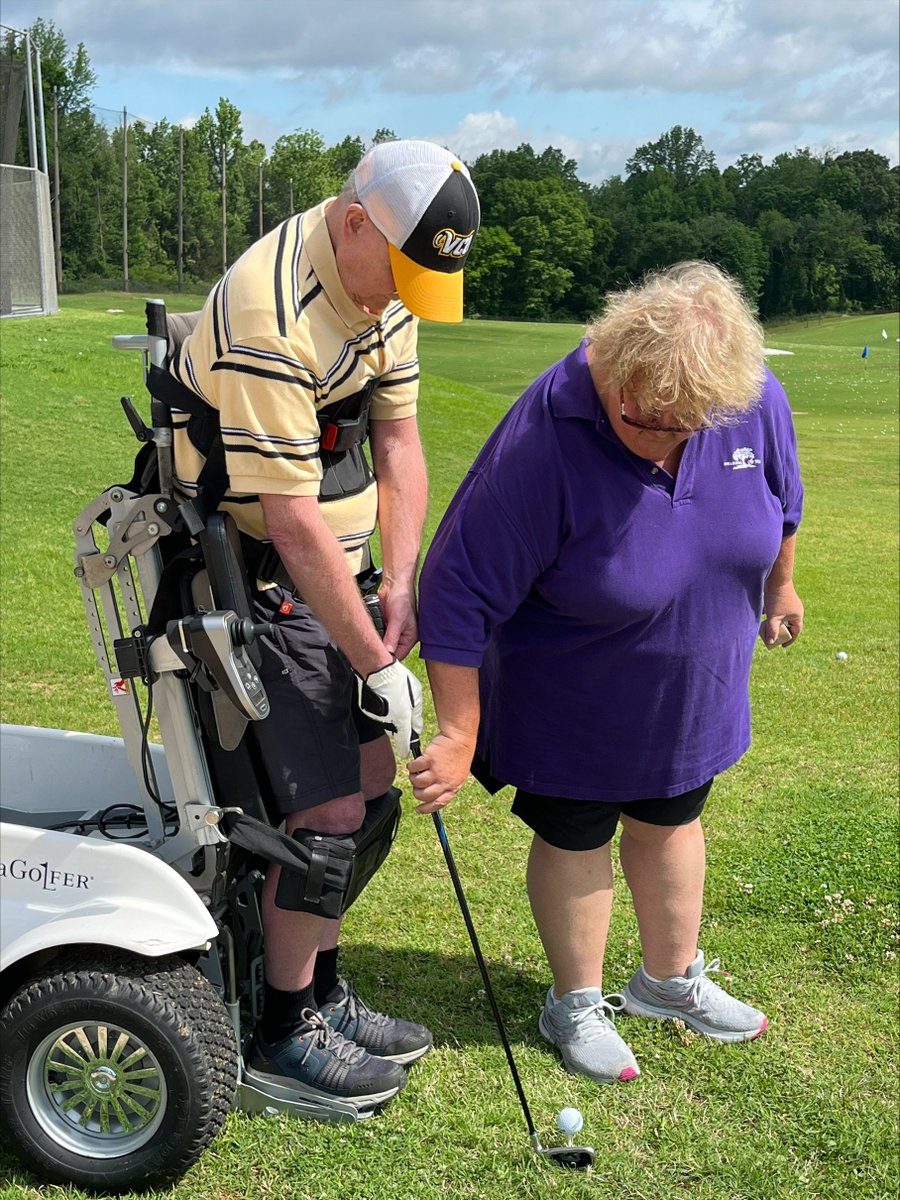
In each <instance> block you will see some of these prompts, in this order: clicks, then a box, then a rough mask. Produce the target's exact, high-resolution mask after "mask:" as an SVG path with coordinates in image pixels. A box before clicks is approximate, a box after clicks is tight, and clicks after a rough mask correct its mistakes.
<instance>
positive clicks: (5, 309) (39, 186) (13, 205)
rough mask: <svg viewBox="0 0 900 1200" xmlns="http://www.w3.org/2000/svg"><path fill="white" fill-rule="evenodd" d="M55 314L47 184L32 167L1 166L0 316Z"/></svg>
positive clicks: (48, 188) (46, 180) (39, 172)
mask: <svg viewBox="0 0 900 1200" xmlns="http://www.w3.org/2000/svg"><path fill="white" fill-rule="evenodd" d="M58 310H59V304H58V302H57V295H56V273H55V269H54V263H53V231H52V224H51V219H50V182H49V180H48V179H47V176H46V175H45V174H44V173H43V171H38V170H36V169H35V168H33V167H11V166H6V165H2V166H0V317H24V316H35V315H39V314H41V313H43V314H49V313H55V312H57V311H58Z"/></svg>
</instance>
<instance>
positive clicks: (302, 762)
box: [253, 587, 384, 814]
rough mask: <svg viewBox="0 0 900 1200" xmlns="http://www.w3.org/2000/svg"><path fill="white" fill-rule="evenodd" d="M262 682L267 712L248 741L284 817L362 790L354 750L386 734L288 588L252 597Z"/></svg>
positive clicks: (343, 665)
mask: <svg viewBox="0 0 900 1200" xmlns="http://www.w3.org/2000/svg"><path fill="white" fill-rule="evenodd" d="M254 610H255V617H256V620H257V621H271V623H272V624H273V625H274V627H275V632H274V635H273V636H272V637H271V638H269V637H264V638H260V639H259V640H258V642H257V645H258V646H259V648H260V651H261V654H262V666H261V667H260V672H259V673H260V677H261V679H262V681H263V684H264V686H265V689H266V692H267V693H268V697H269V703H270V705H271V711H270V713H269V715H268V717H266V718H265V720H263V721H256V722H255V723H254V726H253V733H254V736H255V737H256V741H257V743H258V745H259V748H260V752H261V756H262V760H263V762H264V764H265V768H266V772H267V774H268V777H269V784H270V786H271V789H272V795H273V797H274V799H275V802H276V803H277V805H278V808H279V810H280V811H281V812H282V813H285V814H287V813H295V812H302V811H303V810H304V809H307V808H315V806H316V805H318V804H324V803H325V802H326V801H328V800H333V799H334V798H335V797H336V796H351V795H353V793H354V792H358V791H359V790H360V755H359V748H360V746H361V745H364V744H365V743H366V742H373V741H375V739H376V738H378V737H381V736H382V735H383V734H384V726H383V725H379V724H378V722H377V721H373V720H371V719H370V718H369V717H367V716H365V714H364V713H362V712H360V709H359V705H358V703H357V698H356V697H357V693H356V683H355V677H354V674H353V671H352V669H351V667H350V664H349V662H348V661H347V659H346V658H345V656H344V655H343V653H342V652H341V651H340V650H339V649H338V648H337V646H336V645H335V644H334V642H333V641H332V640H331V637H330V636H329V634H328V632H327V631H326V629H325V628H324V626H323V625H322V624H321V623H320V622H319V621H318V620H317V619H316V617H315V616H314V615H313V613H312V611H311V610H310V608H309V607H308V605H306V604H304V603H303V601H302V600H297V599H296V598H295V596H294V595H293V593H291V592H289V591H287V590H286V589H285V588H280V587H276V588H269V589H268V590H267V591H265V592H257V593H255V595H254Z"/></svg>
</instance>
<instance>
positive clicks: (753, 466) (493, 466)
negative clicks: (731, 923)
mask: <svg viewBox="0 0 900 1200" xmlns="http://www.w3.org/2000/svg"><path fill="white" fill-rule="evenodd" d="M802 499H803V489H802V485H801V482H800V473H799V469H798V465H797V454H796V439H795V436H794V427H793V422H792V419H791V413H790V408H789V406H788V402H787V398H786V396H785V394H784V390H783V389H782V387H781V385H780V384H779V382H778V381H777V379H775V377H774V375H772V374H771V372H769V371H767V372H766V380H765V383H764V385H763V392H762V397H761V399H760V402H759V403H758V404H757V405H756V406H755V407H754V408H753V409H751V410H750V412H749V413H747V414H746V415H745V416H744V417H743V419H742V420H741V421H740V422H739V423H738V424H734V425H729V426H726V427H724V428H721V429H715V430H707V431H705V432H703V433H698V434H695V435H694V436H693V437H692V438H691V439H690V440H689V441H688V443H687V445H686V446H685V449H684V454H683V457H682V460H681V465H680V467H679V470H678V475H677V478H675V479H672V478H671V477H670V476H669V475H668V474H667V473H666V472H665V471H663V470H662V469H661V468H658V467H656V466H654V464H653V463H650V462H647V461H646V460H645V459H641V458H639V457H638V456H637V455H635V454H632V453H631V451H629V450H628V449H626V447H625V446H624V445H623V444H622V442H621V441H620V440H619V438H618V437H617V436H616V434H615V432H614V431H613V429H612V427H611V425H610V423H609V420H608V418H607V416H606V414H605V413H604V411H603V408H602V406H601V404H600V402H599V400H598V398H597V394H596V391H595V389H594V385H593V382H592V380H591V376H590V374H589V371H588V367H587V362H586V359H585V354H584V347H583V345H582V346H581V347H579V348H578V349H577V350H574V351H573V352H572V353H571V354H569V355H568V356H567V357H566V358H564V359H562V360H561V361H560V362H558V363H556V364H555V365H554V366H553V367H551V368H550V369H549V370H548V371H546V372H545V373H544V374H543V375H542V376H540V378H539V379H537V380H536V381H535V382H534V383H533V384H532V385H531V386H530V387H529V388H528V390H527V391H526V392H525V393H524V394H523V395H522V396H521V397H520V398H519V400H518V401H517V402H516V403H515V404H514V405H513V406H512V408H511V409H510V410H509V412H508V413H507V414H506V416H505V417H504V418H503V420H502V421H501V422H500V424H499V425H498V426H497V428H496V429H495V430H494V432H493V434H492V435H491V437H490V438H489V439H488V441H487V443H486V444H485V446H484V448H483V450H482V451H481V453H480V454H479V456H478V458H477V460H476V461H475V463H474V465H473V466H472V468H471V470H470V471H469V473H468V474H467V476H466V478H465V479H464V480H463V482H462V484H461V485H460V488H459V490H458V492H457V493H456V496H455V497H454V499H453V501H452V503H451V504H450V507H449V508H448V510H447V512H446V515H445V516H444V519H443V521H442V522H441V525H440V527H439V529H438V531H437V533H436V535H435V537H434V541H433V542H432V545H431V548H430V550H429V552H428V556H427V558H426V561H425V565H424V567H423V569H422V577H421V581H420V632H421V639H422V645H421V651H420V653H421V657H422V658H424V659H433V660H436V661H438V662H446V663H455V664H458V665H461V666H470V667H479V668H480V684H481V702H482V714H481V726H480V730H479V741H478V750H479V753H480V754H481V755H482V757H484V758H485V759H486V760H487V761H488V762H489V764H490V769H491V773H492V774H493V775H495V776H496V777H497V778H498V779H501V780H503V781H504V782H505V783H510V784H513V785H515V786H516V787H521V788H524V789H526V790H528V791H532V792H538V793H541V794H544V795H558V796H567V797H570V798H572V799H584V800H604V801H609V802H616V803H618V802H623V801H628V800H638V799H647V798H651V797H657V796H660V797H664V796H674V795H678V794H679V793H680V792H684V791H687V790H688V789H690V788H693V787H697V786H699V785H700V784H701V783H705V782H706V780H708V779H710V778H712V776H714V775H716V774H717V773H719V772H720V771H723V770H725V768H726V767H729V766H731V765H732V764H733V763H735V762H736V761H737V760H738V759H739V758H740V757H741V755H742V754H744V752H745V751H746V750H747V748H748V746H749V745H750V704H749V695H748V680H749V675H750V663H751V659H752V657H753V648H754V644H755V639H756V635H757V630H758V627H759V622H760V620H761V614H762V594H763V585H764V583H765V580H766V577H767V575H768V573H769V571H770V570H771V567H772V564H773V563H774V561H775V558H776V556H777V554H778V551H779V549H780V546H781V542H782V538H784V537H788V536H790V535H791V534H793V533H794V532H795V530H796V529H797V526H798V524H799V521H800V513H801V507H802Z"/></svg>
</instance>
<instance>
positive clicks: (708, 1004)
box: [624, 950, 769, 1042]
mask: <svg viewBox="0 0 900 1200" xmlns="http://www.w3.org/2000/svg"><path fill="white" fill-rule="evenodd" d="M714 971H719V960H718V959H717V958H714V959H713V960H712V962H711V963H710V964H709V966H705V965H704V960H703V951H702V950H700V951H698V953H697V957H696V958H695V959H694V961H693V962H692V963H691V965H690V966H689V967H688V969H687V971H686V972H685V974H684V975H673V976H672V977H671V979H666V980H664V981H663V982H661V983H655V982H654V981H653V980H652V979H648V978H647V976H646V975H645V974H644V968H643V967H639V968H638V970H637V972H636V974H635V975H634V976H633V977H632V978H631V980H630V981H629V982H628V983H627V984H626V985H625V993H624V995H625V1011H626V1012H627V1013H630V1014H631V1015H632V1016H636V1017H653V1018H655V1019H656V1020H679V1021H684V1023H685V1025H688V1026H690V1028H691V1029H696V1030H697V1032H698V1033H704V1034H706V1036H707V1037H709V1038H715V1040H716V1041H717V1042H751V1041H752V1040H753V1039H754V1038H757V1037H759V1035H760V1034H761V1033H764V1032H765V1030H766V1027H767V1026H768V1024H769V1022H768V1019H767V1018H766V1016H765V1014H764V1013H761V1012H760V1011H759V1009H758V1008H751V1006H750V1005H749V1004H744V1003H743V1002H742V1001H741V1000H735V998H734V997H733V996H729V995H728V993H727V992H726V991H723V990H722V988H720V987H719V985H718V984H717V983H713V981H712V980H711V979H710V978H709V976H710V974H711V973H712V972H714Z"/></svg>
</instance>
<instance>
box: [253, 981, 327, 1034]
mask: <svg viewBox="0 0 900 1200" xmlns="http://www.w3.org/2000/svg"><path fill="white" fill-rule="evenodd" d="M263 986H264V989H265V998H264V1000H263V1011H262V1017H261V1018H260V1022H259V1027H260V1031H261V1033H262V1035H263V1037H264V1038H265V1039H266V1041H267V1042H280V1041H281V1039H282V1038H286V1037H290V1036H291V1034H292V1033H293V1032H294V1030H295V1029H297V1028H298V1026H301V1025H304V1024H305V1022H304V1020H303V1016H302V1013H303V1010H304V1008H317V1007H318V1005H317V1004H316V997H315V991H314V989H313V985H312V984H310V985H309V986H308V987H305V988H301V989H300V991H299V992H282V991H280V990H279V989H278V988H274V987H272V985H271V984H270V983H268V982H266V983H264V985H263Z"/></svg>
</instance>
